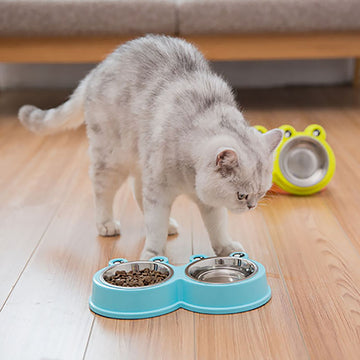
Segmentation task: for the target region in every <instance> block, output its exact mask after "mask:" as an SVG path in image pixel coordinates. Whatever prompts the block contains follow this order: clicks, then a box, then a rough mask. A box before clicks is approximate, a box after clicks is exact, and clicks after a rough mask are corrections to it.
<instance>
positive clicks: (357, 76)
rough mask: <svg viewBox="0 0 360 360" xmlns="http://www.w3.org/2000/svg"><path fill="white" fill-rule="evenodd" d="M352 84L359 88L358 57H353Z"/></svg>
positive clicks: (359, 59)
mask: <svg viewBox="0 0 360 360" xmlns="http://www.w3.org/2000/svg"><path fill="white" fill-rule="evenodd" d="M353 86H354V87H356V88H360V58H356V59H355V68H354V78H353Z"/></svg>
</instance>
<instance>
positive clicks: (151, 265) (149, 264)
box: [100, 261, 174, 289]
mask: <svg viewBox="0 0 360 360" xmlns="http://www.w3.org/2000/svg"><path fill="white" fill-rule="evenodd" d="M144 269H150V270H155V271H160V272H161V273H163V274H168V276H167V278H165V279H164V280H162V281H160V282H159V283H156V284H152V285H144V287H147V288H148V287H150V286H155V285H160V284H163V283H164V282H165V281H167V280H169V279H170V278H171V277H172V276H173V274H174V270H173V269H172V268H171V267H170V266H169V265H166V264H164V263H160V262H154V261H130V262H125V263H120V264H115V265H113V266H111V267H110V268H106V269H105V271H104V272H103V273H102V274H101V276H100V280H101V281H102V282H103V283H104V284H106V285H108V286H114V287H116V288H126V289H135V288H139V287H142V286H137V287H133V288H132V287H127V286H126V287H124V286H119V285H113V284H110V283H108V282H107V281H106V280H105V279H104V276H113V275H114V274H115V272H116V271H126V272H129V271H140V270H144Z"/></svg>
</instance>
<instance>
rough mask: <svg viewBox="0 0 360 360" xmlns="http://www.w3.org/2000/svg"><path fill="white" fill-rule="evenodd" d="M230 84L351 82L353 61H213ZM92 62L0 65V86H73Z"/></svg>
mask: <svg viewBox="0 0 360 360" xmlns="http://www.w3.org/2000/svg"><path fill="white" fill-rule="evenodd" d="M212 65H213V68H214V70H215V71H217V72H218V73H220V74H222V75H223V76H224V77H225V78H226V79H227V80H228V81H229V82H230V83H231V84H232V86H233V87H238V88H246V87H251V88H256V87H261V88H266V87H268V88H270V87H280V86H296V85H336V84H343V83H348V82H351V80H352V75H353V68H354V66H353V60H349V59H339V60H306V61H304V60H295V61H243V62H216V63H213V64H212ZM94 66H95V64H68V65H66V64H51V65H49V64H0V89H16V88H73V87H76V85H77V84H78V82H79V81H80V80H81V79H82V78H83V77H84V76H85V75H86V74H87V73H88V72H89V71H90V70H91V69H92V68H93V67H94Z"/></svg>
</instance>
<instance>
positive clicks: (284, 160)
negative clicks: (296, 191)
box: [279, 136, 329, 187]
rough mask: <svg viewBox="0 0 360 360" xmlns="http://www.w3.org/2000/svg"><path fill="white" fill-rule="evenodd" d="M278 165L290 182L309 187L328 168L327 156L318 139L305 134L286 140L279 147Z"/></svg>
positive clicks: (315, 182) (321, 177)
mask: <svg viewBox="0 0 360 360" xmlns="http://www.w3.org/2000/svg"><path fill="white" fill-rule="evenodd" d="M279 165H280V170H281V172H282V174H283V175H284V177H285V178H286V179H287V180H288V181H289V182H290V183H292V184H293V185H296V186H299V187H309V186H314V185H316V184H317V183H319V182H320V181H321V180H322V179H323V178H324V176H325V175H326V173H327V171H328V168H329V157H328V154H327V152H326V149H325V147H324V146H323V145H322V144H321V143H320V142H319V141H317V140H315V139H312V138H311V137H307V136H297V137H294V138H293V139H290V140H288V141H287V142H286V143H285V145H284V146H283V148H282V149H281V152H280V156H279Z"/></svg>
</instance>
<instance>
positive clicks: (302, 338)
mask: <svg viewBox="0 0 360 360" xmlns="http://www.w3.org/2000/svg"><path fill="white" fill-rule="evenodd" d="M261 216H262V218H263V221H264V222H265V225H266V227H265V232H266V235H267V238H268V240H269V244H270V247H271V250H272V252H273V254H274V260H275V263H276V265H277V268H278V270H279V275H280V278H281V281H282V283H283V285H284V288H285V291H286V295H287V297H288V300H289V303H290V307H291V310H292V312H293V314H294V316H295V321H296V325H297V328H298V330H299V333H300V336H301V340H302V342H303V345H304V347H305V350H306V354H307V356H308V359H309V360H310V359H311V357H310V354H309V349H308V347H307V345H306V342H305V338H304V335H303V332H302V330H301V327H300V323H299V319H298V316H297V314H296V310H295V307H294V304H293V302H292V298H291V295H290V293H289V290H288V286H287V284H286V281H285V278H284V275H283V272H282V269H281V265H280V261H279V258H278V256H277V252H276V249H275V246H274V244H273V241H272V237H271V235H270V231H269V228H268V223H267V220H266V218H265V216H264V214H263V212H262V211H261Z"/></svg>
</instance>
